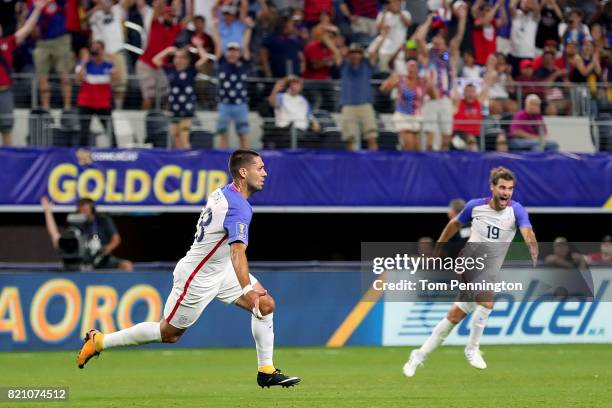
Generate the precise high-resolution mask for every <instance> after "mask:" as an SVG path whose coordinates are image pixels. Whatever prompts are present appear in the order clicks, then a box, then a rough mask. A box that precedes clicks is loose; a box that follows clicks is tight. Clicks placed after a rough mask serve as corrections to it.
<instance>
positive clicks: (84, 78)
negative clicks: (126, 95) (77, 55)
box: [76, 41, 117, 147]
mask: <svg viewBox="0 0 612 408" xmlns="http://www.w3.org/2000/svg"><path fill="white" fill-rule="evenodd" d="M116 77H117V71H115V69H114V68H113V63H112V62H111V61H109V60H107V59H106V58H105V49H104V43H103V42H102V41H94V42H93V43H92V44H91V47H90V49H89V50H87V49H85V48H83V49H82V50H81V61H80V62H79V64H78V65H77V67H76V80H77V82H79V83H80V84H81V86H80V88H79V94H78V95H77V106H78V107H79V121H80V125H81V133H80V139H79V142H78V143H77V145H78V146H95V142H94V141H93V140H91V132H90V129H89V127H90V125H91V119H92V117H93V115H96V116H97V117H98V119H100V122H102V125H103V126H104V128H105V130H106V134H107V135H109V136H110V140H111V146H112V147H117V142H116V140H115V135H114V132H113V122H112V111H111V109H112V103H113V102H112V98H113V90H112V87H111V82H112V80H113V79H115V78H116Z"/></svg>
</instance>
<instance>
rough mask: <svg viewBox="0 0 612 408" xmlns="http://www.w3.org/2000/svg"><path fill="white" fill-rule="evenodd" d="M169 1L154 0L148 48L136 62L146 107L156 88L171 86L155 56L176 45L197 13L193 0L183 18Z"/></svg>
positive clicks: (150, 102)
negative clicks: (178, 15) (180, 19)
mask: <svg viewBox="0 0 612 408" xmlns="http://www.w3.org/2000/svg"><path fill="white" fill-rule="evenodd" d="M165 4H166V3H165V0H155V2H154V3H153V20H152V21H151V27H150V29H149V36H148V39H147V48H146V49H145V51H144V53H143V54H142V55H141V56H140V58H139V59H138V61H137V62H136V74H137V75H138V79H139V81H140V91H141V93H142V109H143V110H149V109H151V108H152V107H153V102H154V100H155V94H156V92H157V91H161V92H164V93H165V91H166V88H167V82H166V76H165V75H164V72H163V70H162V69H161V67H160V66H159V65H156V64H155V63H154V62H153V57H155V56H156V55H157V54H159V53H160V52H161V51H162V50H164V49H166V48H168V47H169V46H171V45H174V42H175V41H176V38H177V37H178V35H179V34H180V32H181V30H183V28H184V27H185V26H186V25H187V23H188V22H189V21H191V18H192V14H193V0H187V1H186V5H187V14H186V17H185V19H184V20H183V21H181V22H179V21H178V20H177V18H176V16H177V10H175V9H174V7H173V6H166V5H165Z"/></svg>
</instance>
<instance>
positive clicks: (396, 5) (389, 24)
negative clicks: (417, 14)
mask: <svg viewBox="0 0 612 408" xmlns="http://www.w3.org/2000/svg"><path fill="white" fill-rule="evenodd" d="M411 24H412V16H411V15H410V13H409V12H408V11H406V10H402V5H401V2H400V0H390V1H389V3H388V4H387V5H386V6H385V9H384V10H383V11H381V12H380V13H378V17H377V18H376V28H377V30H378V32H379V33H382V32H386V33H387V35H386V37H385V39H384V41H383V44H382V46H381V47H380V51H379V59H378V65H379V68H380V70H381V71H383V72H389V71H390V69H389V60H390V59H391V57H393V55H394V54H395V53H396V52H397V50H398V49H399V48H400V47H401V46H403V45H404V43H405V42H406V30H407V29H408V27H410V25H411Z"/></svg>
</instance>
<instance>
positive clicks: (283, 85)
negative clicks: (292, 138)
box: [268, 75, 321, 137]
mask: <svg viewBox="0 0 612 408" xmlns="http://www.w3.org/2000/svg"><path fill="white" fill-rule="evenodd" d="M302 88H303V83H302V79H301V78H300V77H298V76H295V75H290V76H288V77H286V78H282V79H279V80H278V81H276V84H274V88H273V89H272V93H271V94H270V96H269V97H268V103H269V104H270V106H273V107H274V124H275V126H276V130H277V134H278V135H279V136H281V135H282V134H283V133H285V135H286V134H288V133H289V132H291V129H294V131H295V132H297V134H298V137H299V136H305V135H306V134H307V132H308V130H309V129H312V130H313V131H314V132H317V133H318V132H320V131H321V126H320V125H319V122H318V121H317V119H316V118H315V117H314V115H313V114H312V109H311V108H310V104H309V103H308V100H307V99H306V98H304V96H303V95H302V93H301V92H302Z"/></svg>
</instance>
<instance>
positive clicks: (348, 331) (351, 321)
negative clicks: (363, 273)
mask: <svg viewBox="0 0 612 408" xmlns="http://www.w3.org/2000/svg"><path fill="white" fill-rule="evenodd" d="M380 279H381V280H383V281H384V280H385V274H382V275H381V276H380ZM381 296H382V291H380V290H374V288H370V289H369V290H368V291H367V292H366V293H365V295H363V297H362V298H361V299H360V300H359V302H358V303H357V304H356V305H355V307H354V308H353V310H351V312H350V313H349V314H348V316H346V318H345V319H344V321H343V322H342V324H341V325H340V326H339V327H338V328H337V329H336V331H335V333H334V334H333V335H332V336H331V337H330V338H329V340H328V341H327V344H326V346H327V347H342V346H344V344H345V343H346V341H347V340H348V339H349V338H350V337H351V335H352V334H353V333H354V332H355V330H357V327H359V325H360V324H361V322H363V320H364V319H365V318H366V316H367V315H368V313H370V310H372V308H373V307H374V305H376V303H377V302H378V300H380V297H381ZM364 299H368V300H364Z"/></svg>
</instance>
